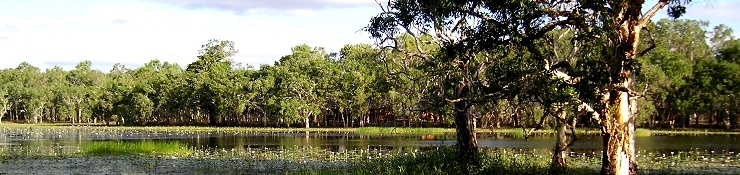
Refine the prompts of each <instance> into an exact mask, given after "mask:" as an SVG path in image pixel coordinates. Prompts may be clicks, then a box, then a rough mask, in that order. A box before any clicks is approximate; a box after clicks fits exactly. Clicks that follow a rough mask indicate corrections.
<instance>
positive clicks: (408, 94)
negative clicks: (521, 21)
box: [0, 19, 740, 129]
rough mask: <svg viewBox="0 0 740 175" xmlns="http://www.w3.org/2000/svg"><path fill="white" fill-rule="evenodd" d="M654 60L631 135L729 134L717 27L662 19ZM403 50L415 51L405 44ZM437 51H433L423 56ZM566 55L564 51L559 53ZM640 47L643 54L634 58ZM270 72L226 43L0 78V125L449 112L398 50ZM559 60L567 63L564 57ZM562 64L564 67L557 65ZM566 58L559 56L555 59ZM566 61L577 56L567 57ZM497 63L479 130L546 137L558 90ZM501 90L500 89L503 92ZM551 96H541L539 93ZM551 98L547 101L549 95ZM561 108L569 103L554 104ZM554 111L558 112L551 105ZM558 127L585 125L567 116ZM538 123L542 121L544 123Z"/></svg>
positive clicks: (724, 42)
mask: <svg viewBox="0 0 740 175" xmlns="http://www.w3.org/2000/svg"><path fill="white" fill-rule="evenodd" d="M648 29H649V31H650V33H652V34H653V38H650V37H644V38H645V40H647V39H648V38H649V39H653V41H646V42H642V43H643V44H642V45H648V44H645V43H650V42H654V46H655V48H654V49H653V50H652V51H651V52H648V53H646V54H645V55H643V56H641V57H639V58H638V59H637V61H638V64H639V67H640V68H641V69H640V71H639V72H638V73H637V74H638V81H637V82H638V85H637V88H638V90H637V91H638V92H640V94H641V98H639V99H638V100H639V102H640V103H639V111H640V112H639V113H638V114H637V117H636V120H637V122H636V123H637V125H638V126H639V127H649V128H684V127H695V128H707V127H711V128H725V129H730V128H738V119H739V117H740V114H739V113H738V108H737V106H738V100H736V99H737V96H738V93H740V92H739V91H738V88H737V86H738V85H737V81H738V80H740V65H739V63H738V58H739V57H740V40H738V39H735V38H734V36H733V35H732V33H733V31H732V29H730V28H729V27H727V26H725V25H722V24H720V25H717V26H710V24H709V23H708V22H706V21H697V20H680V19H662V20H660V21H657V22H655V23H650V24H649V25H648ZM547 36H548V37H549V38H550V41H552V42H553V43H555V44H553V45H555V46H557V45H558V44H560V45H572V44H573V43H568V39H566V38H568V37H572V36H573V34H572V33H569V32H568V31H565V30H555V31H552V32H550V33H548V35H547ZM397 39H398V40H400V41H401V42H400V44H401V45H402V47H406V48H407V49H408V50H414V49H416V48H414V47H416V45H415V42H416V41H418V40H414V38H413V37H411V36H410V35H408V34H406V35H399V36H397ZM422 46H423V47H425V48H423V49H427V50H429V49H435V48H438V46H435V45H434V44H422ZM561 47H562V48H566V47H567V46H561ZM642 47H647V46H642ZM291 50H292V53H291V54H289V55H285V56H283V57H281V58H280V59H279V61H276V62H275V63H274V64H272V65H261V66H260V67H259V68H256V67H253V66H252V65H241V64H239V63H238V62H237V61H235V60H232V59H231V56H233V55H234V54H236V53H237V52H238V50H236V49H235V43H233V42H231V41H228V40H211V41H208V42H207V43H206V44H205V45H203V46H202V49H201V50H200V55H198V56H197V60H196V61H195V62H193V63H190V64H188V65H183V66H181V65H178V64H174V63H168V62H162V61H159V60H152V61H150V62H148V63H146V64H144V65H143V66H141V67H137V68H129V67H126V65H122V64H116V65H114V66H113V67H112V68H111V69H110V70H109V71H101V70H95V69H92V68H91V65H92V64H93V63H92V62H90V61H84V62H80V63H79V64H78V65H77V66H76V67H75V68H74V69H72V70H63V69H62V68H61V67H54V68H50V69H46V70H40V69H39V68H37V67H34V66H33V65H29V64H28V63H21V64H20V65H18V66H17V67H16V68H8V69H4V70H1V71H0V82H1V83H0V84H1V85H0V94H1V95H2V98H1V99H0V100H1V101H0V103H1V104H2V108H3V110H0V114H2V115H0V116H2V120H4V121H6V122H7V121H13V122H22V123H60V122H62V123H66V122H68V123H97V124H106V125H107V124H117V125H137V126H152V125H209V126H279V127H291V126H293V127H295V126H300V127H358V126H452V124H453V121H454V120H453V119H452V116H451V112H452V111H451V109H450V107H449V106H445V105H444V104H439V102H438V101H439V99H435V98H440V96H439V93H445V91H447V90H449V89H441V88H443V86H441V85H440V83H443V82H441V81H442V80H441V79H440V78H439V77H435V76H433V75H431V74H430V72H426V71H425V70H426V68H425V67H424V66H426V65H424V63H423V62H421V61H419V60H418V59H414V58H411V57H407V56H406V55H404V54H401V53H400V51H398V50H384V49H382V48H379V47H377V46H373V45H369V44H354V45H353V44H348V45H345V46H344V47H343V48H342V49H341V51H339V53H327V52H326V51H325V50H324V49H323V48H322V47H312V46H308V45H298V46H295V47H293V48H291ZM565 52H566V53H565V54H567V51H565ZM565 54H563V55H565ZM563 57H565V56H563ZM573 57H575V56H573ZM527 64H529V63H527V62H521V61H518V62H517V61H507V62H503V63H502V64H501V65H497V66H498V67H496V68H495V69H496V70H493V71H491V72H490V75H489V76H491V78H492V81H496V79H501V81H499V82H491V83H494V84H495V83H499V84H498V85H500V86H502V87H503V86H506V85H510V86H516V90H510V91H508V90H507V93H508V94H505V95H502V96H501V97H500V98H497V99H492V100H489V101H487V102H485V103H481V104H482V105H478V106H475V107H474V110H473V111H474V112H473V113H474V115H475V118H477V120H476V122H477V126H479V127H481V128H498V127H552V126H554V125H555V121H556V120H555V119H553V118H549V117H547V116H548V115H551V114H549V113H552V112H551V111H553V110H550V108H552V107H554V106H555V105H558V104H557V100H558V99H557V98H562V97H552V96H551V95H553V94H557V93H569V92H568V90H564V91H560V92H557V93H547V91H551V90H552V89H548V88H555V87H552V86H557V85H556V83H553V82H547V80H544V79H542V78H538V77H532V76H529V75H527V73H528V72H531V71H533V70H534V69H533V67H532V66H537V65H536V64H534V63H532V64H529V65H527ZM503 83H508V84H503ZM548 86H549V87H548ZM552 92H555V91H552ZM560 96H567V95H560ZM561 106H562V105H561ZM569 108H570V109H567V110H566V111H574V112H570V113H567V114H566V115H568V116H567V118H569V119H574V121H577V122H578V123H579V124H581V125H586V126H589V125H593V121H592V120H591V119H590V117H589V116H587V115H584V114H583V112H581V113H579V112H577V111H578V110H577V108H578V107H577V106H574V105H571V106H569ZM543 116H544V117H543Z"/></svg>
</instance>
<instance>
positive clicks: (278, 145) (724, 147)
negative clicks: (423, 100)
mask: <svg viewBox="0 0 740 175" xmlns="http://www.w3.org/2000/svg"><path fill="white" fill-rule="evenodd" d="M636 139H637V140H636V143H637V146H636V147H637V150H640V151H650V152H660V153H670V152H681V151H692V150H693V151H697V150H698V151H717V152H729V153H730V154H732V153H737V152H740V150H739V149H740V136H739V135H657V136H656V135H654V136H644V137H637V138H636ZM103 140H122V141H144V140H154V141H179V142H182V143H186V144H188V145H190V146H193V147H197V148H204V149H254V148H267V149H283V148H293V147H313V148H320V149H326V150H330V151H343V150H357V149H371V150H387V151H400V152H405V151H410V150H416V149H428V148H434V147H440V146H453V145H455V135H454V134H437V135H394V134H391V135H359V134H355V133H336V132H326V133H323V132H313V133H304V132H301V133H239V132H190V131H147V130H136V129H121V128H102V127H101V128H96V127H90V128H74V129H54V128H50V129H44V128H27V129H26V128H4V129H2V130H0V147H18V146H22V147H35V148H44V147H54V148H57V149H75V148H76V147H78V146H79V145H80V144H81V143H83V142H91V141H103ZM478 144H479V146H480V147H481V148H484V149H510V150H523V151H535V152H543V153H544V152H548V151H550V150H551V149H553V147H554V144H555V137H554V136H553V135H546V134H545V135H542V134H540V135H535V136H532V137H530V139H529V140H525V139H523V138H519V137H516V136H514V135H511V134H478ZM601 149H602V138H601V137H600V136H596V135H583V136H579V137H578V140H577V141H576V142H575V144H574V145H573V146H572V147H571V151H572V152H574V153H579V154H580V153H591V154H596V153H597V152H600V151H601Z"/></svg>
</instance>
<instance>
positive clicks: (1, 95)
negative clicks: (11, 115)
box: [0, 70, 11, 123]
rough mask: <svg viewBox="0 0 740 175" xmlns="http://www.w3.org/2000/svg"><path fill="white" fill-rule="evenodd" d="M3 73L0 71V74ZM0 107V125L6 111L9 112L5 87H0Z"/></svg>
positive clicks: (8, 100) (8, 101)
mask: <svg viewBox="0 0 740 175" xmlns="http://www.w3.org/2000/svg"><path fill="white" fill-rule="evenodd" d="M2 73H4V71H3V70H0V74H2ZM0 105H1V106H0V107H2V109H1V110H0V123H3V118H4V117H5V114H6V112H7V111H8V110H10V107H11V106H10V105H11V104H10V99H8V90H7V89H5V87H3V86H0Z"/></svg>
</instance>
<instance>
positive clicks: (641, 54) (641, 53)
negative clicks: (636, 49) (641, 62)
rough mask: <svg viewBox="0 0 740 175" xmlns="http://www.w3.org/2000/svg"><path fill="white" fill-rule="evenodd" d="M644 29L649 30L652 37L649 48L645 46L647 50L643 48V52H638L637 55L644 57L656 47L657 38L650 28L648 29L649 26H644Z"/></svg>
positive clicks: (649, 35)
mask: <svg viewBox="0 0 740 175" xmlns="http://www.w3.org/2000/svg"><path fill="white" fill-rule="evenodd" d="M643 30H645V31H647V32H648V37H650V46H648V48H645V50H643V51H642V52H640V53H639V54H637V57H642V56H644V55H645V54H647V53H648V52H649V51H650V50H653V49H654V48H655V38H653V34H652V33H650V29H648V28H647V27H645V28H643Z"/></svg>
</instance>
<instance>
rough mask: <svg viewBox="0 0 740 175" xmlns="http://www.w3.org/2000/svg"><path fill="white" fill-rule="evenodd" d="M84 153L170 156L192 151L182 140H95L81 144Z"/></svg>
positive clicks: (94, 154) (186, 153) (95, 154)
mask: <svg viewBox="0 0 740 175" xmlns="http://www.w3.org/2000/svg"><path fill="white" fill-rule="evenodd" d="M80 151H81V153H82V154H84V155H93V156H101V155H116V156H129V155H138V156H169V155H179V156H183V155H188V154H190V153H192V150H190V149H189V148H188V147H187V145H185V144H182V143H180V142H176V141H172V142H154V141H141V142H123V141H93V142H85V143H84V144H82V145H80Z"/></svg>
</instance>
